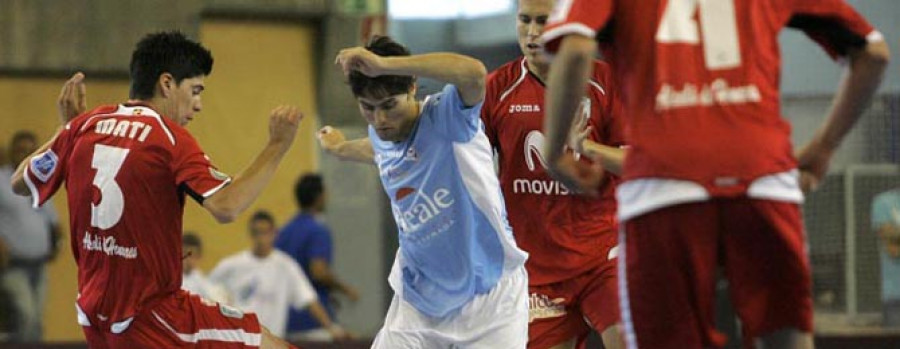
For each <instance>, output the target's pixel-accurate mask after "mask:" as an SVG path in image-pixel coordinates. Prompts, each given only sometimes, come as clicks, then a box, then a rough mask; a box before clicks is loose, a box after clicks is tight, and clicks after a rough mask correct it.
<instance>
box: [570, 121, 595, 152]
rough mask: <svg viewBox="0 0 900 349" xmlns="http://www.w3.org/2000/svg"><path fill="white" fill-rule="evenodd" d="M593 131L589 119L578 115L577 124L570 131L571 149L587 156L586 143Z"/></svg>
mask: <svg viewBox="0 0 900 349" xmlns="http://www.w3.org/2000/svg"><path fill="white" fill-rule="evenodd" d="M591 131H593V126H590V125H588V119H587V118H585V117H582V116H581V115H578V116H576V117H575V122H574V123H573V124H572V128H571V129H570V130H569V148H572V150H574V151H575V152H576V153H579V154H585V150H584V141H585V140H587V139H588V137H589V136H590V135H591Z"/></svg>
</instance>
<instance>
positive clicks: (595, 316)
mask: <svg viewBox="0 0 900 349" xmlns="http://www.w3.org/2000/svg"><path fill="white" fill-rule="evenodd" d="M613 248H615V245H613V246H608V247H607V248H605V252H606V253H605V254H606V255H607V256H610V257H613V258H611V259H608V260H606V261H604V262H603V263H602V264H600V265H599V266H597V268H594V269H591V270H589V271H587V272H585V273H583V274H581V275H578V276H576V277H574V278H572V279H568V280H563V281H560V282H556V283H552V284H547V285H540V286H528V293H529V295H530V298H529V302H528V312H529V324H528V348H529V349H544V348H550V347H552V346H554V345H557V344H560V343H563V342H566V341H568V340H570V339H572V338H578V340H579V341H580V342H583V341H584V339H585V338H587V335H588V334H589V333H590V331H591V329H592V328H593V329H594V330H595V331H597V333H603V331H604V330H606V329H607V328H609V327H611V326H613V325H615V324H616V323H618V322H619V300H618V288H617V287H618V286H617V285H618V283H617V281H616V272H617V271H616V270H617V269H616V265H617V263H616V260H617V259H618V258H615V254H616V253H617V252H616V250H612V249H613ZM610 252H612V254H610Z"/></svg>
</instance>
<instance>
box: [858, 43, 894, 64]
mask: <svg viewBox="0 0 900 349" xmlns="http://www.w3.org/2000/svg"><path fill="white" fill-rule="evenodd" d="M855 58H856V59H857V60H859V61H860V62H862V63H865V64H866V65H867V66H869V67H872V68H878V69H882V70H884V69H886V68H887V66H888V64H889V63H890V61H891V51H890V49H889V48H888V45H887V43H886V42H884V41H877V42H870V43H869V44H868V45H866V48H865V49H863V50H862V51H861V52H860V54H858V55H857V56H856V57H855Z"/></svg>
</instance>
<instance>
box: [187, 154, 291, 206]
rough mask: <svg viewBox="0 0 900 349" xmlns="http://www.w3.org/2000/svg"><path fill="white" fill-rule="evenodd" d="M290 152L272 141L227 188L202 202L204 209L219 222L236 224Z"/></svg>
mask: <svg viewBox="0 0 900 349" xmlns="http://www.w3.org/2000/svg"><path fill="white" fill-rule="evenodd" d="M288 149H289V148H288V147H287V146H285V145H283V144H277V143H271V142H270V143H269V144H268V145H267V146H266V147H265V148H263V150H262V151H261V152H260V153H259V155H257V156H256V158H255V159H254V160H253V162H252V163H250V166H248V167H247V168H246V169H244V171H242V172H241V173H239V174H238V175H236V176H234V178H233V179H232V182H231V183H230V184H229V185H228V186H226V187H225V188H222V190H220V191H219V192H217V193H216V194H214V195H213V196H211V197H209V198H207V199H206V200H205V201H203V207H205V208H206V209H207V210H208V211H209V212H210V213H212V215H213V216H214V217H215V218H216V220H217V221H219V223H229V222H232V221H234V220H235V219H236V218H237V216H238V215H240V214H241V213H242V212H244V210H246V209H247V208H248V207H250V205H251V204H252V203H253V201H254V200H256V198H257V197H259V194H261V193H262V191H263V189H264V188H265V187H266V185H267V184H268V183H269V181H270V180H271V179H272V176H274V175H275V171H276V170H277V169H278V165H279V164H280V163H281V160H282V159H283V158H284V155H285V153H287V150H288Z"/></svg>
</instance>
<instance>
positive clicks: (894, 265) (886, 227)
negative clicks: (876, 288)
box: [872, 189, 900, 327]
mask: <svg viewBox="0 0 900 349" xmlns="http://www.w3.org/2000/svg"><path fill="white" fill-rule="evenodd" d="M872 229H873V230H875V232H877V233H878V236H879V237H880V238H881V244H880V254H881V300H882V309H883V311H884V317H885V318H884V324H885V326H890V327H895V326H900V189H894V190H891V191H887V192H884V193H881V194H878V196H876V197H875V199H874V200H873V201H872Z"/></svg>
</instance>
